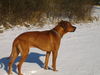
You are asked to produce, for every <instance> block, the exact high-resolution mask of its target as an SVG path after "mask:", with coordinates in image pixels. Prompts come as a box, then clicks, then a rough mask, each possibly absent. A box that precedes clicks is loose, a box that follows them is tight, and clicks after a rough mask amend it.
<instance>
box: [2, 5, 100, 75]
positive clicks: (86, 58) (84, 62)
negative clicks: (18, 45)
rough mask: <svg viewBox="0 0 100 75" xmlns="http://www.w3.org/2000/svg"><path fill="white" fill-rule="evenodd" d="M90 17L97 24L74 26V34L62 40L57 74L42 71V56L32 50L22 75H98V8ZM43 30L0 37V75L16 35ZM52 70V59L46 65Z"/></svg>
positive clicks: (16, 30) (6, 33) (15, 31)
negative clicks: (93, 18)
mask: <svg viewBox="0 0 100 75" xmlns="http://www.w3.org/2000/svg"><path fill="white" fill-rule="evenodd" d="M93 12H94V13H93V15H96V16H97V17H98V18H99V20H98V21H93V22H92V23H80V24H75V26H76V27H77V30H76V31H75V32H74V33H68V34H66V35H64V37H63V38H62V42H61V46H60V49H59V54H58V59H57V69H58V71H57V72H53V71H52V70H44V69H43V68H42V67H43V64H44V59H45V52H43V51H40V50H39V49H36V48H31V49H30V53H29V56H28V58H27V59H26V61H25V62H24V64H23V66H22V71H23V73H24V75H100V7H97V6H96V7H94V10H93ZM51 28H52V26H49V27H47V26H46V27H44V28H31V29H27V28H25V27H15V28H13V29H9V30H6V31H4V33H0V75H7V72H6V71H7V64H8V61H9V60H7V59H6V58H5V57H8V56H9V54H10V52H11V46H12V42H13V40H14V39H15V37H16V36H18V35H19V34H21V33H23V32H26V31H31V30H34V31H35V30H46V29H51ZM19 58H20V56H19V57H18V58H17V59H16V61H15V64H14V65H13V72H14V73H13V75H17V74H16V72H17V69H16V68H17V67H16V64H17V62H18V60H19ZM49 67H51V58H50V61H49Z"/></svg>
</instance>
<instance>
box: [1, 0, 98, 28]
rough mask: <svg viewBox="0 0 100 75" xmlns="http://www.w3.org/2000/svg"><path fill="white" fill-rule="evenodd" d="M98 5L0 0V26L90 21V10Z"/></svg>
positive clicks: (93, 0) (94, 0)
mask: <svg viewBox="0 0 100 75" xmlns="http://www.w3.org/2000/svg"><path fill="white" fill-rule="evenodd" d="M98 3H99V0H0V25H3V26H4V27H6V28H9V27H10V26H9V25H12V26H13V25H14V26H15V25H26V24H25V23H26V22H27V23H29V24H32V25H35V24H36V23H38V24H40V25H43V23H45V22H46V21H47V20H49V21H54V19H56V20H59V19H63V18H68V19H69V20H70V21H74V22H79V21H91V20H92V18H91V13H92V8H93V6H94V4H98ZM26 26H27V25H26Z"/></svg>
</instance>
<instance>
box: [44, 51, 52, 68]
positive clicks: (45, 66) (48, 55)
mask: <svg viewBox="0 0 100 75" xmlns="http://www.w3.org/2000/svg"><path fill="white" fill-rule="evenodd" d="M50 54H51V52H46V58H45V65H44V69H48V61H49V57H50Z"/></svg>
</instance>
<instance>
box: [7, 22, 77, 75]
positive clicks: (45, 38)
mask: <svg viewBox="0 0 100 75" xmlns="http://www.w3.org/2000/svg"><path fill="white" fill-rule="evenodd" d="M75 29H76V27H74V26H72V25H71V23H70V22H67V21H61V22H59V23H58V25H57V26H56V27H55V28H53V29H51V30H48V31H33V32H26V33H23V34H21V35H19V36H18V37H17V38H16V39H15V40H14V42H13V46H12V53H11V55H10V57H11V60H10V62H9V70H8V74H11V71H12V64H13V63H14V61H15V59H16V58H17V56H18V55H19V53H21V56H22V58H21V59H20V61H19V64H18V75H22V73H21V66H22V64H23V62H24V61H25V59H26V57H27V56H28V53H29V48H30V47H36V48H39V49H41V50H43V51H46V58H45V66H44V68H45V69H48V60H49V56H50V53H51V52H52V55H53V56H52V67H53V71H56V58H57V54H58V49H59V45H60V40H61V38H62V36H63V35H64V34H65V33H67V32H74V31H75Z"/></svg>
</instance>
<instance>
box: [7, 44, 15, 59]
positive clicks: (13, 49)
mask: <svg viewBox="0 0 100 75" xmlns="http://www.w3.org/2000/svg"><path fill="white" fill-rule="evenodd" d="M16 49H17V47H16V45H15V43H13V46H12V51H11V54H10V56H9V57H7V59H11V58H12V57H13V55H14V53H15V52H16Z"/></svg>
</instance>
